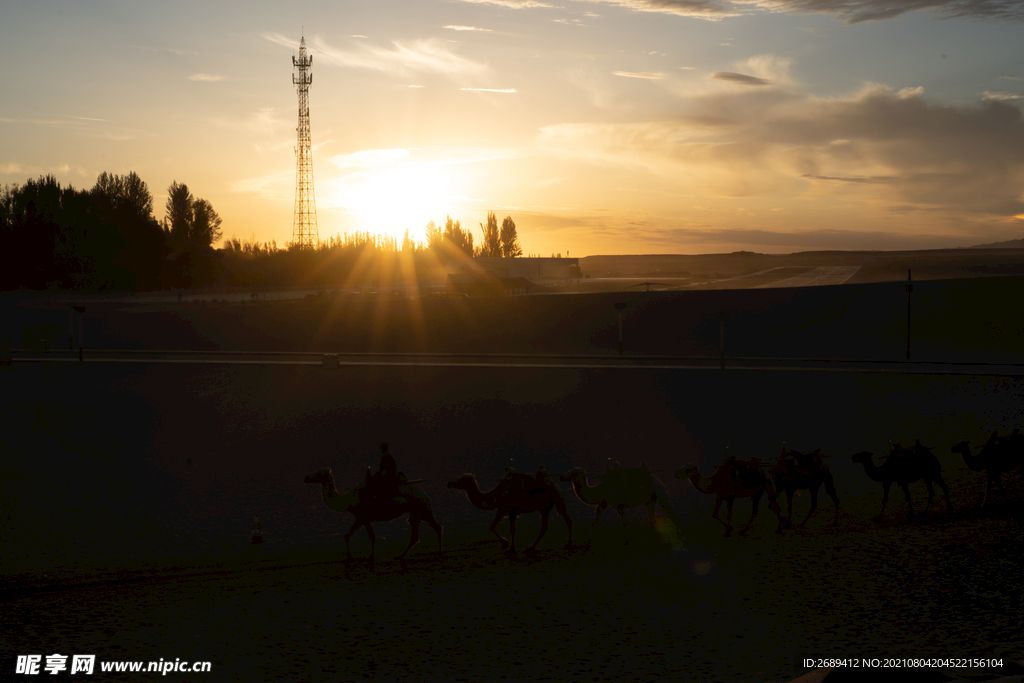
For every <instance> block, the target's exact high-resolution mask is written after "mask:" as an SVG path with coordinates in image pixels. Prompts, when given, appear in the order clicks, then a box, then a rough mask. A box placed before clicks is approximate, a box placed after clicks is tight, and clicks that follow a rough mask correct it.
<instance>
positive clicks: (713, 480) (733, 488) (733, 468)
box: [676, 458, 783, 537]
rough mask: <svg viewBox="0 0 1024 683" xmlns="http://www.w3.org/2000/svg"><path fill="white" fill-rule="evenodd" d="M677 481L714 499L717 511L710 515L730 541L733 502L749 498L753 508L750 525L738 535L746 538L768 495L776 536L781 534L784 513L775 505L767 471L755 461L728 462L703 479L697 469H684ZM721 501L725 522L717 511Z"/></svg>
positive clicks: (772, 485)
mask: <svg viewBox="0 0 1024 683" xmlns="http://www.w3.org/2000/svg"><path fill="white" fill-rule="evenodd" d="M676 479H689V480H690V483H692V484H693V486H694V488H696V489H697V490H698V491H700V492H701V493H713V494H714V495H715V509H714V511H713V512H712V513H711V517H712V518H713V519H716V520H718V521H719V522H721V523H722V525H723V526H724V527H725V535H726V536H727V537H728V536H729V535H731V534H732V503H733V500H735V499H736V498H750V499H751V503H752V504H753V512H752V513H751V515H750V521H749V522H747V525H746V526H745V527H743V528H742V529H740V532H739V533H740V535H743V534H745V533H746V532H747V529H749V528H750V527H751V525H752V524H753V523H754V520H755V519H757V505H758V503H759V502H760V501H761V496H762V495H764V494H766V493H767V494H768V509H770V510H771V511H772V512H774V513H775V515H776V516H777V517H778V518H779V524H778V526H777V527H776V528H775V533H781V532H782V525H783V519H782V510H781V509H780V508H779V505H778V503H777V502H776V501H775V498H776V494H775V486H774V484H773V483H772V480H771V479H769V478H768V477H766V476H765V474H764V471H763V470H761V468H760V462H759V461H757V460H756V459H752V460H751V461H750V462H748V463H741V462H740V461H737V460H735V459H734V458H729V459H728V460H726V462H725V464H723V465H720V466H719V467H717V468H716V469H715V471H714V473H713V474H712V475H711V476H710V477H705V476H702V475H701V473H700V470H698V469H697V466H696V465H684V466H683V467H681V468H680V469H678V470H676ZM722 501H725V502H726V505H727V508H728V513H727V514H726V521H724V522H722V519H721V518H720V517H719V516H718V511H719V510H720V509H721V508H722Z"/></svg>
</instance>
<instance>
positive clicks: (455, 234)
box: [444, 216, 473, 256]
mask: <svg viewBox="0 0 1024 683" xmlns="http://www.w3.org/2000/svg"><path fill="white" fill-rule="evenodd" d="M444 239H445V240H446V241H448V242H450V243H451V244H452V245H453V246H455V247H457V248H458V249H461V250H462V251H463V253H465V254H466V255H467V256H472V255H473V233H472V232H470V231H469V230H463V229H462V226H461V225H460V224H459V221H455V222H452V217H451V216H447V217H446V220H445V222H444Z"/></svg>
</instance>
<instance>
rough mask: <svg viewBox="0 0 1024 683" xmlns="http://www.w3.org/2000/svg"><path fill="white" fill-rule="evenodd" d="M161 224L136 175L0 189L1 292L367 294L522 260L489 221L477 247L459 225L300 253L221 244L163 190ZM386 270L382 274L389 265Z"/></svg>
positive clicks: (186, 202) (352, 238) (347, 240)
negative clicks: (213, 288)
mask: <svg viewBox="0 0 1024 683" xmlns="http://www.w3.org/2000/svg"><path fill="white" fill-rule="evenodd" d="M164 208H165V217H164V219H163V220H162V221H157V219H156V218H155V217H154V215H153V195H152V193H151V192H150V190H149V187H148V186H147V184H146V183H145V181H143V180H142V179H141V178H140V177H139V176H138V174H136V173H135V172H130V173H128V174H126V175H115V174H111V173H106V172H104V173H101V174H100V175H99V176H98V177H97V179H96V184H95V185H94V186H93V187H92V188H90V189H83V190H77V189H75V188H74V187H72V186H71V185H67V186H62V185H61V184H60V183H59V182H57V179H56V178H55V177H54V176H52V175H46V176H40V177H39V178H37V179H34V180H29V181H27V182H26V183H25V184H23V185H4V186H2V187H0V238H2V239H3V244H4V245H5V247H6V248H5V249H3V250H0V289H2V290H11V289H18V288H28V289H61V290H92V291H97V290H104V289H109V290H128V291H140V290H153V289H168V288H190V287H196V286H202V285H212V284H224V285H235V286H245V287H249V286H252V287H264V286H296V285H311V286H326V285H344V284H346V283H351V282H353V281H359V283H360V284H369V283H371V282H373V281H374V280H375V279H379V278H380V277H382V276H384V275H387V274H388V273H390V272H392V271H393V270H394V269H395V259H396V258H397V257H399V256H401V257H402V258H403V259H406V260H407V261H408V260H410V259H411V261H409V262H411V263H412V264H413V268H412V271H409V268H408V267H407V266H408V263H407V264H406V267H405V268H406V270H405V272H415V273H417V277H418V278H436V277H438V275H439V274H440V275H442V276H443V272H444V269H445V266H446V265H447V266H450V265H452V264H453V263H454V262H455V261H457V260H458V259H460V258H465V257H472V256H506V257H517V256H522V255H523V250H522V247H521V246H520V245H519V239H518V236H517V234H516V225H515V222H514V221H513V220H512V217H511V216H506V217H505V219H504V221H503V222H502V224H501V227H500V228H499V227H498V222H497V217H496V215H495V213H494V212H493V211H490V212H488V214H487V223H486V225H485V224H483V223H481V224H480V230H481V237H482V239H481V242H480V243H479V245H475V244H474V236H473V234H472V232H471V231H470V230H469V229H468V228H463V227H462V226H461V224H460V222H459V221H458V220H452V218H451V216H447V217H446V220H445V223H444V226H443V227H442V226H438V225H436V224H435V223H434V221H430V223H428V224H427V227H426V241H425V242H418V241H416V240H414V239H412V238H411V236H410V234H409V231H408V230H406V231H405V235H404V236H403V238H402V239H401V240H400V241H399V240H398V239H397V238H395V237H391V236H388V235H379V234H373V233H369V232H356V233H354V234H351V235H350V234H348V233H346V234H345V235H344V236H342V235H338V236H336V237H330V238H328V239H326V240H321V241H320V242H319V243H318V244H317V245H316V246H315V247H313V248H308V249H300V248H298V247H296V246H295V245H293V244H290V243H286V244H285V245H284V246H283V247H278V245H277V242H276V241H273V240H271V241H269V242H263V243H260V242H259V241H257V240H256V239H255V236H253V237H252V238H250V239H244V240H240V239H238V238H237V237H234V236H233V237H231V238H228V239H225V240H224V243H223V246H222V248H220V249H214V246H213V245H214V244H216V243H217V242H218V241H220V240H221V239H222V238H223V232H222V229H221V227H222V223H223V221H222V219H221V217H220V216H219V215H218V214H217V211H216V210H215V209H214V208H213V205H212V204H211V203H210V202H209V201H208V200H206V199H203V198H201V197H196V196H194V195H193V194H192V192H191V191H190V190H189V188H188V186H187V185H185V184H184V183H179V182H177V181H174V182H172V183H171V185H170V187H168V189H167V200H166V203H165V206H164ZM389 264H390V265H389Z"/></svg>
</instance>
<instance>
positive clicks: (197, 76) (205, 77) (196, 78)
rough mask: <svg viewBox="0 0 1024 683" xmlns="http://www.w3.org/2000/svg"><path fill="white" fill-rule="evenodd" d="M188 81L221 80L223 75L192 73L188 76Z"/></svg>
mask: <svg viewBox="0 0 1024 683" xmlns="http://www.w3.org/2000/svg"><path fill="white" fill-rule="evenodd" d="M188 80H190V81H223V80H224V77H223V76H215V75H213V74H192V75H191V76H189V77H188Z"/></svg>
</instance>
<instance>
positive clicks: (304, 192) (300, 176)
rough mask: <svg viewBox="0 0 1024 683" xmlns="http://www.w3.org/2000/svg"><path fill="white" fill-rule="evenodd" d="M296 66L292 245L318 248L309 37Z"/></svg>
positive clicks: (301, 48) (304, 40) (311, 64)
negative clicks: (311, 127)
mask: <svg viewBox="0 0 1024 683" xmlns="http://www.w3.org/2000/svg"><path fill="white" fill-rule="evenodd" d="M292 66H293V67H294V68H295V69H296V70H297V71H298V73H297V74H293V75H292V83H294V84H295V89H296V90H298V91H299V127H298V128H296V129H295V130H296V131H298V134H299V139H298V145H297V146H296V147H295V162H296V167H295V222H294V223H293V225H292V242H293V243H294V244H296V245H298V246H299V247H315V246H316V245H317V244H318V243H319V241H320V236H319V233H318V232H317V229H316V197H315V196H314V194H313V142H312V137H311V136H310V133H309V86H310V84H311V83H312V82H313V74H312V73H310V71H311V69H312V66H313V57H312V55H307V54H306V37H305V36H303V37H302V40H301V41H300V42H299V57H298V59H296V58H295V57H294V56H293V57H292Z"/></svg>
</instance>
